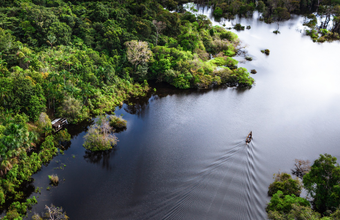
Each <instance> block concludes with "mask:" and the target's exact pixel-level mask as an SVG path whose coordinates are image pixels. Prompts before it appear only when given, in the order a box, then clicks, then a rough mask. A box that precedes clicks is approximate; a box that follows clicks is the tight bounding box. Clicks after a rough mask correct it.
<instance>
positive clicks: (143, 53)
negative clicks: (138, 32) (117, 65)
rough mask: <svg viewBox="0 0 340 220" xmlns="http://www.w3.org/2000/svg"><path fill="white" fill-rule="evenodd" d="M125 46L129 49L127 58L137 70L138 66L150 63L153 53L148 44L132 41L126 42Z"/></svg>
mask: <svg viewBox="0 0 340 220" xmlns="http://www.w3.org/2000/svg"><path fill="white" fill-rule="evenodd" d="M125 46H126V47H127V51H126V55H127V58H128V60H129V62H130V63H132V65H134V68H135V70H136V69H137V66H138V65H140V64H142V65H143V64H146V63H148V62H149V60H150V58H151V56H152V52H151V50H150V49H149V46H148V43H147V42H143V41H136V40H132V41H127V42H125Z"/></svg>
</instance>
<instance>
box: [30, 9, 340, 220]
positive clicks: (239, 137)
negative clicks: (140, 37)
mask: <svg viewBox="0 0 340 220" xmlns="http://www.w3.org/2000/svg"><path fill="white" fill-rule="evenodd" d="M210 12H211V11H210V10H208V9H207V8H205V9H204V8H199V12H198V13H205V14H207V15H209V13H210ZM257 16H258V14H255V15H254V18H248V19H244V18H243V19H239V18H237V20H234V21H230V22H228V21H222V22H221V23H218V22H214V24H223V23H225V24H226V27H229V26H231V25H232V24H236V22H241V24H242V25H245V26H247V25H250V26H251V29H250V30H245V31H241V32H237V34H238V36H239V38H240V39H241V41H242V45H243V46H244V47H245V48H244V50H246V51H247V53H248V55H250V56H252V57H253V61H251V62H249V61H245V60H244V57H238V58H237V59H238V60H239V61H242V63H240V65H239V66H243V67H246V68H248V69H249V70H250V69H256V70H257V74H256V75H253V77H254V78H255V80H256V85H255V86H254V87H253V88H252V89H250V90H243V91H242V90H237V89H235V88H218V89H213V90H209V91H196V90H186V91H178V90H174V89H172V88H169V87H166V88H162V86H159V88H157V92H155V93H153V94H150V95H149V96H148V97H147V98H146V99H145V98H140V99H139V100H137V101H138V103H137V104H136V105H133V106H128V105H126V104H125V105H124V106H123V108H122V109H117V111H116V114H118V115H119V114H124V118H125V119H126V120H127V121H128V128H127V130H125V131H123V132H121V133H119V134H117V136H118V138H119V143H118V145H117V147H116V149H115V150H112V151H110V152H106V153H101V154H94V153H89V152H86V151H85V149H84V148H83V147H82V144H83V141H84V139H83V136H84V135H85V133H86V127H87V125H88V124H86V123H84V124H83V125H80V126H74V127H70V128H69V129H70V130H71V131H72V134H73V138H72V142H71V146H70V147H69V148H68V150H66V151H65V155H59V156H57V157H55V158H54V159H53V161H52V162H51V163H50V164H49V165H48V166H47V167H44V168H43V169H42V170H41V171H40V172H38V173H37V174H35V175H34V176H33V177H34V179H35V182H34V185H35V186H36V187H38V186H39V187H44V189H43V190H42V193H41V195H40V197H39V199H38V202H39V203H38V204H37V205H36V206H34V207H33V210H32V211H33V212H39V213H40V212H42V211H43V207H44V205H45V204H48V205H49V204H51V203H53V204H54V205H56V206H62V207H63V208H64V210H65V211H66V212H67V214H68V215H69V217H70V218H71V219H265V218H266V213H265V206H266V203H267V202H268V201H269V198H268V197H267V188H268V185H269V184H270V183H271V182H272V181H273V179H272V177H273V174H274V173H276V172H278V171H281V172H282V171H286V172H290V169H291V168H293V163H294V159H296V158H299V159H309V160H311V161H313V160H315V159H316V158H318V156H319V154H324V153H329V154H331V155H333V156H336V157H337V158H339V157H340V153H339V144H338V143H339V139H340V138H339V133H340V127H339V125H338V122H339V119H340V115H339V112H340V102H339V100H340V99H339V98H340V87H339V82H340V71H339V54H338V53H339V51H340V44H339V43H338V42H333V43H323V44H318V43H313V42H312V40H311V39H310V38H309V37H307V36H304V35H303V34H302V32H303V31H302V29H303V26H302V23H303V18H302V17H299V16H295V17H293V18H292V19H291V20H289V21H286V22H281V23H280V24H279V31H280V32H281V34H278V35H275V34H273V33H272V31H273V30H275V29H277V27H278V24H277V23H274V24H265V23H263V22H261V21H258V20H257V19H256V18H257ZM233 31H234V30H233ZM267 48H268V49H270V51H271V52H270V55H269V56H266V55H265V54H263V53H261V52H260V50H262V49H267ZM90 123H91V122H90ZM90 123H89V124H90ZM250 131H253V137H254V139H253V142H252V143H251V144H250V145H249V146H247V145H246V144H245V143H244V140H245V138H246V136H247V135H248V133H249V132H250ZM56 161H57V162H58V163H57V162H56ZM62 163H64V164H66V167H64V169H63V170H61V169H54V168H56V167H60V165H61V164H62ZM53 173H56V174H58V175H59V177H60V178H61V179H62V180H63V181H61V183H60V184H59V186H57V187H52V189H51V190H50V191H46V190H45V189H46V187H47V186H48V181H49V180H48V177H47V175H50V174H53Z"/></svg>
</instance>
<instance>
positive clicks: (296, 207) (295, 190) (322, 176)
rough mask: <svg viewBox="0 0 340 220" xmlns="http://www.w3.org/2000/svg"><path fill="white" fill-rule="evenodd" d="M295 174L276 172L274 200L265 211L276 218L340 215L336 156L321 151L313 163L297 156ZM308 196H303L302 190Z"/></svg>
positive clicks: (324, 219) (334, 218)
mask: <svg viewBox="0 0 340 220" xmlns="http://www.w3.org/2000/svg"><path fill="white" fill-rule="evenodd" d="M292 174H293V175H295V176H297V177H296V178H295V179H293V178H292V176H291V175H290V174H288V173H284V172H283V173H277V174H274V182H273V183H272V184H270V186H269V188H268V196H271V200H270V202H269V203H268V205H267V208H266V211H267V213H268V218H269V219H273V220H286V219H287V220H288V219H313V220H317V219H322V220H337V219H340V209H339V208H340V199H339V197H340V186H339V181H340V166H339V164H338V163H337V159H336V157H333V156H331V155H329V154H324V155H322V154H321V155H320V157H319V158H318V159H317V160H315V161H314V163H313V165H312V166H310V162H309V161H308V160H295V167H294V169H292ZM303 189H304V190H305V191H306V192H307V196H308V198H309V199H308V200H307V199H306V198H303V197H300V194H301V192H302V190H303Z"/></svg>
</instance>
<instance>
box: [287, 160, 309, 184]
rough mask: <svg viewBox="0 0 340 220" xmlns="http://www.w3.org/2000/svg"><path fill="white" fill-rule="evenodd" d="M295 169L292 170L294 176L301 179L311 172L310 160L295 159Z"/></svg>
mask: <svg viewBox="0 0 340 220" xmlns="http://www.w3.org/2000/svg"><path fill="white" fill-rule="evenodd" d="M294 165H295V168H294V169H292V170H291V171H292V174H293V175H295V176H297V177H299V178H300V179H302V178H303V176H304V175H305V174H306V173H308V172H309V171H310V162H309V160H298V159H295V164H294Z"/></svg>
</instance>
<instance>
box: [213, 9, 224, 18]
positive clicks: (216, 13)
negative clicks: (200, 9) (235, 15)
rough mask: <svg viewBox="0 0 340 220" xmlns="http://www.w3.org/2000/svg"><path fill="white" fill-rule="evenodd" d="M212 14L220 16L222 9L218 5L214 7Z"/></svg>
mask: <svg viewBox="0 0 340 220" xmlns="http://www.w3.org/2000/svg"><path fill="white" fill-rule="evenodd" d="M213 14H214V16H216V17H222V15H223V10H222V9H221V8H220V7H216V8H215V10H214V12H213Z"/></svg>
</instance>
